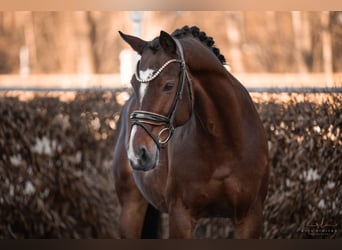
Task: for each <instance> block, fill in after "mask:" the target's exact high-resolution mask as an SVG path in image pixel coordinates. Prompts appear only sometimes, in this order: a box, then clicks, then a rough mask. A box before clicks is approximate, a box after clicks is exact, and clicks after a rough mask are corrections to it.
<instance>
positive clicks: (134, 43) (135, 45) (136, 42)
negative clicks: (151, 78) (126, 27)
mask: <svg viewBox="0 0 342 250" xmlns="http://www.w3.org/2000/svg"><path fill="white" fill-rule="evenodd" d="M119 34H120V36H121V37H122V39H124V40H125V41H126V42H127V43H128V44H129V45H130V46H131V47H132V49H134V50H135V51H136V52H138V54H139V55H141V54H142V52H143V50H144V47H145V46H146V44H147V42H146V41H144V40H142V39H140V38H139V37H136V36H130V35H126V34H124V33H122V32H121V31H119Z"/></svg>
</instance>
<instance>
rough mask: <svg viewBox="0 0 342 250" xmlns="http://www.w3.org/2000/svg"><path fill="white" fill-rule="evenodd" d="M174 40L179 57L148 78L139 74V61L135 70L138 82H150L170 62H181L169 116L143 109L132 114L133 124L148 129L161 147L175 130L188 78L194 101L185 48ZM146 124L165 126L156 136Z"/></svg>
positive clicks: (148, 132)
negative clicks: (176, 117) (180, 102)
mask: <svg viewBox="0 0 342 250" xmlns="http://www.w3.org/2000/svg"><path fill="white" fill-rule="evenodd" d="M173 39H174V38H173ZM174 41H175V42H176V44H177V48H178V51H179V58H178V59H171V60H169V61H167V62H166V63H164V65H163V66H161V67H160V69H159V70H158V71H157V72H156V73H154V74H153V75H152V76H151V77H149V78H148V79H140V77H139V74H138V70H139V62H138V63H137V69H136V72H135V78H136V79H137V81H138V82H140V83H149V82H150V81H152V80H154V79H155V78H156V77H157V76H158V75H159V74H160V73H161V72H162V71H163V70H164V69H165V68H166V67H167V66H168V65H169V64H171V63H179V64H180V67H181V75H180V78H179V82H178V86H177V92H176V94H175V97H174V101H173V104H172V106H171V109H170V112H169V114H168V116H164V115H160V114H157V113H153V112H149V111H143V110H135V111H133V112H132V113H131V115H130V119H131V121H132V126H133V125H138V126H140V127H142V128H143V129H144V130H145V131H146V133H147V134H148V135H149V136H150V137H151V138H152V139H153V141H154V142H155V143H156V145H157V147H158V148H159V149H160V147H164V146H165V145H166V144H167V143H168V142H169V140H170V139H171V137H172V135H173V132H174V130H175V128H174V125H173V122H174V119H175V115H176V111H177V107H178V103H179V101H180V100H181V99H182V96H183V90H184V85H185V81H186V80H187V83H188V88H189V96H190V103H191V105H192V103H193V102H192V86H191V81H190V78H189V75H188V72H187V69H186V64H185V60H184V54H183V48H182V45H181V44H180V42H179V41H178V40H177V39H174ZM146 124H149V125H152V126H164V128H162V129H161V130H160V131H159V133H158V135H157V137H156V136H154V135H153V134H152V132H151V131H150V130H149V129H148V128H147V127H146Z"/></svg>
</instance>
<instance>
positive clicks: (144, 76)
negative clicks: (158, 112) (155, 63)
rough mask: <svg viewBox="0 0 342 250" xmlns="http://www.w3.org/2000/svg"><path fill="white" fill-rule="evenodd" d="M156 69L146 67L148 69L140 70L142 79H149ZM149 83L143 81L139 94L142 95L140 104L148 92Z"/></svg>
mask: <svg viewBox="0 0 342 250" xmlns="http://www.w3.org/2000/svg"><path fill="white" fill-rule="evenodd" d="M153 72H154V70H153V69H146V70H140V71H139V76H140V78H141V80H148V79H149V78H150V77H151V76H152V75H153ZM147 86H148V83H141V84H140V88H139V95H140V104H141V103H142V101H143V98H144V96H145V94H146V89H147Z"/></svg>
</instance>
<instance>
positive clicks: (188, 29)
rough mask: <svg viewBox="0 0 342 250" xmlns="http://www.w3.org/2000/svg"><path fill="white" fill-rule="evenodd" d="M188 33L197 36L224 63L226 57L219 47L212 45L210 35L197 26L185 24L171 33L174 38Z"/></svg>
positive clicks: (212, 40) (213, 42) (212, 41)
mask: <svg viewBox="0 0 342 250" xmlns="http://www.w3.org/2000/svg"><path fill="white" fill-rule="evenodd" d="M189 34H191V35H192V36H193V37H195V38H197V39H198V40H200V41H201V42H202V43H203V44H205V45H206V46H207V47H208V48H209V49H210V50H211V51H212V52H213V53H214V54H215V55H216V57H217V58H218V59H219V60H220V62H221V63H222V64H225V63H226V59H225V58H224V56H223V55H222V54H221V53H220V49H218V48H216V47H215V46H214V44H215V41H214V39H213V38H212V37H210V36H207V34H206V33H205V32H203V31H201V30H200V29H199V28H198V27H196V26H192V27H189V26H187V25H186V26H184V27H183V28H181V29H176V30H175V31H174V32H173V33H172V34H171V35H172V36H174V37H175V38H181V37H184V36H187V35H189Z"/></svg>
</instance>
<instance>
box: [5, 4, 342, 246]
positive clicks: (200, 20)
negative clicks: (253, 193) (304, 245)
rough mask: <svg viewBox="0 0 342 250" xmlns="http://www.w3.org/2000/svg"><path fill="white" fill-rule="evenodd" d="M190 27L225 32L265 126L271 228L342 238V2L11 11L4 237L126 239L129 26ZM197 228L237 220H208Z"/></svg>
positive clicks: (143, 31)
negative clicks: (121, 230) (123, 120)
mask: <svg viewBox="0 0 342 250" xmlns="http://www.w3.org/2000/svg"><path fill="white" fill-rule="evenodd" d="M184 25H189V26H192V25H197V26H198V27H200V28H201V30H202V31H205V32H206V33H207V34H208V35H209V36H212V37H213V38H214V40H215V44H216V46H217V47H218V48H219V49H220V50H221V53H222V54H223V55H224V56H225V57H226V60H227V69H228V70H230V71H231V72H232V73H233V74H234V75H235V76H236V77H237V78H238V79H240V80H241V81H242V83H243V84H244V85H245V86H246V87H247V89H248V90H249V92H250V94H251V96H252V99H253V101H254V103H255V106H256V108H257V110H258V112H259V115H260V118H261V120H262V122H263V124H264V127H265V130H266V133H267V139H268V146H269V160H270V185H269V191H268V195H267V198H266V203H265V209H264V214H265V222H264V231H263V234H262V238H267V239H273V238H310V239H311V238H320V239H327V238H341V237H342V210H341V207H342V197H341V193H342V192H341V184H342V183H341V182H342V180H341V175H342V168H341V166H342V136H341V132H342V131H341V128H342V94H341V92H342V89H341V87H342V12H337V11H336V12H334V11H320V12H303V11H300V12H299V11H292V12H276V11H268V12H262V11H256V12H253V11H244V12H226V11H210V12H205V11H169V12H161V11H153V12H152V11H145V12H138V11H130V12H128V11H114V12H98V11H72V12H66V11H63V12H31V11H14V12H0V239H6V238H13V239H21V238H118V236H119V234H118V212H119V211H120V207H119V205H118V201H117V197H116V194H115V190H114V182H113V178H112V170H111V168H112V166H111V165H112V152H113V149H114V143H113V142H114V135H115V132H116V129H117V121H118V119H119V117H120V110H121V108H122V105H123V104H124V103H125V101H126V100H127V98H128V97H129V95H130V94H131V88H130V85H129V81H130V78H131V75H132V69H133V68H134V67H135V60H136V55H135V54H134V53H133V51H132V50H131V49H130V48H129V47H128V45H127V44H126V43H124V42H123V41H122V40H121V38H120V37H119V35H118V31H119V30H121V31H123V32H125V33H127V34H133V35H136V36H140V37H141V38H143V39H145V40H152V39H153V38H154V37H156V36H158V35H159V33H160V30H164V31H167V32H169V33H171V32H173V31H174V30H175V29H176V28H181V27H183V26H184ZM167 224H168V218H167V215H165V214H163V219H162V222H161V225H160V235H161V236H162V237H163V238H166V237H167V235H168V230H167ZM194 237H195V238H232V237H234V232H233V228H232V226H231V223H230V221H229V220H228V219H202V220H201V221H200V223H199V224H198V226H197V229H196V231H195V233H194Z"/></svg>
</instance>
